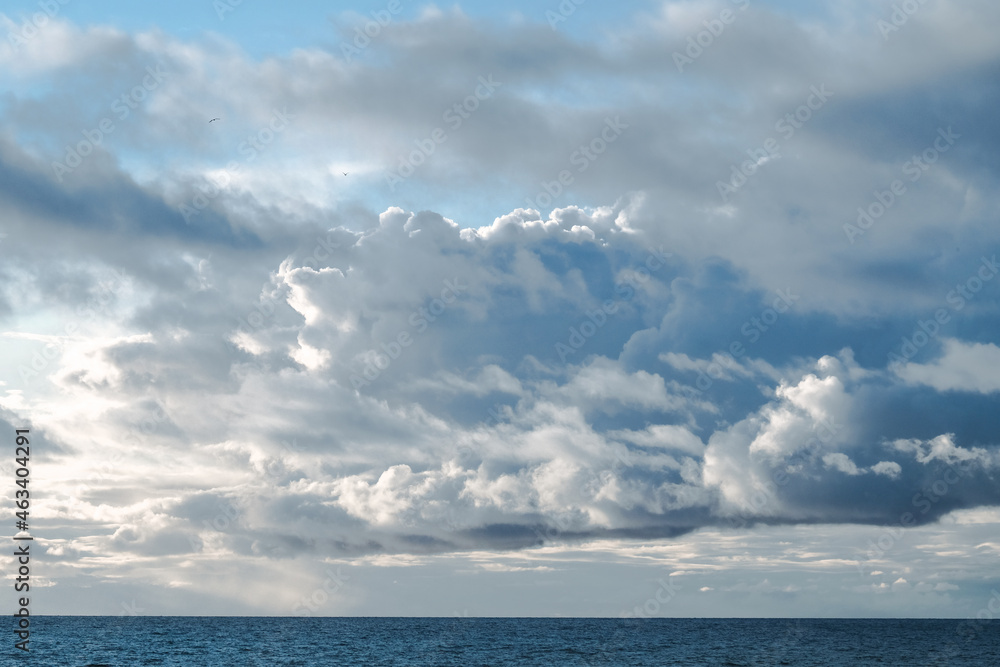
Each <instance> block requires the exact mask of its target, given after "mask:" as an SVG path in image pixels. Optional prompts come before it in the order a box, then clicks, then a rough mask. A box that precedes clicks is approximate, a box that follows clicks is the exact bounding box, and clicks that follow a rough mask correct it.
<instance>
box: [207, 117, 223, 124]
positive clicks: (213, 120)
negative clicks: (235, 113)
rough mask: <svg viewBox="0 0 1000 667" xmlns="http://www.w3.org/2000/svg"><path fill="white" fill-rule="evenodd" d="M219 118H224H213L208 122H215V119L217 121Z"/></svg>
mask: <svg viewBox="0 0 1000 667" xmlns="http://www.w3.org/2000/svg"><path fill="white" fill-rule="evenodd" d="M217 120H222V119H221V118H213V119H212V120H210V121H208V122H209V123H214V122H215V121H217Z"/></svg>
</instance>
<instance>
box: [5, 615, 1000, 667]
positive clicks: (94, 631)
mask: <svg viewBox="0 0 1000 667" xmlns="http://www.w3.org/2000/svg"><path fill="white" fill-rule="evenodd" d="M30 632H31V635H30V639H29V643H28V648H29V650H28V652H27V653H25V652H24V651H22V650H20V649H16V648H15V647H14V642H15V641H16V639H15V635H14V633H13V632H11V633H8V636H7V638H6V639H7V642H8V646H6V647H3V649H2V650H0V664H2V665H54V666H58V667H103V666H116V667H117V666H118V665H122V666H129V667H134V666H137V665H158V666H161V667H162V666H165V665H184V666H185V667H191V666H215V665H239V666H247V665H261V666H264V665H456V666H458V665H461V666H462V667H475V666H477V665H482V666H484V667H485V666H487V665H489V666H500V665H539V666H543V665H544V666H548V665H633V666H634V665H639V666H645V665H650V666H652V665H656V666H657V667H662V666H664V665H713V666H719V665H721V666H723V667H729V666H731V667H736V666H739V667H749V666H750V665H823V666H830V665H834V666H839V665H845V666H846V665H851V666H857V665H942V666H943V665H952V666H958V665H969V666H973V665H974V666H975V667H984V666H985V667H989V666H993V665H998V666H1000V620H996V621H975V620H972V621H961V620H927V619H921V620H912V619H888V620H887V619H665V618H647V619H615V618H559V619H557V618H459V617H456V618H382V617H379V618H353V617H352V618H343V617H340V618H288V617H220V616H206V617H196V616H122V617H114V616H33V617H32V618H31V626H30Z"/></svg>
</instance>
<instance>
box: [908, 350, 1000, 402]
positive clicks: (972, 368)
mask: <svg viewBox="0 0 1000 667" xmlns="http://www.w3.org/2000/svg"><path fill="white" fill-rule="evenodd" d="M998 364H1000V347H997V346H996V345H994V344H993V343H986V344H983V343H967V342H964V341H960V340H956V339H954V338H949V339H946V340H945V341H944V353H943V354H942V356H941V357H940V358H938V359H937V360H935V361H934V362H933V363H930V364H914V363H911V364H906V365H905V366H903V367H902V368H901V369H900V370H899V375H900V377H902V378H903V379H904V380H906V381H907V382H912V383H914V384H925V385H929V386H931V387H934V388H935V389H937V390H938V391H967V392H980V393H983V394H989V393H992V392H996V391H1000V379H998V378H997V374H996V373H994V372H992V369H995V368H997V365H998Z"/></svg>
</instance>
